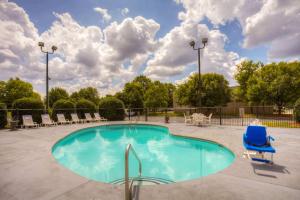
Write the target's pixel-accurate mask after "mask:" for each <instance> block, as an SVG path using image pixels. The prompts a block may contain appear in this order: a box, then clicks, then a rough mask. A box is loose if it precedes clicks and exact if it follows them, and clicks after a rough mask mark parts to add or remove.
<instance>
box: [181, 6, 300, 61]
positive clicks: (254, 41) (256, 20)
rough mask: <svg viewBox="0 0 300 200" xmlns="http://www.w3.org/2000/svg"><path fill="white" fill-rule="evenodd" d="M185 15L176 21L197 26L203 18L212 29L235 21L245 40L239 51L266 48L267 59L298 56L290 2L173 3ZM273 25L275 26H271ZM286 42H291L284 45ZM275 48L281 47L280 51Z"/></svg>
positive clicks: (295, 12)
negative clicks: (180, 6) (264, 46)
mask: <svg viewBox="0 0 300 200" xmlns="http://www.w3.org/2000/svg"><path fill="white" fill-rule="evenodd" d="M175 1H176V2H177V3H180V4H182V5H183V7H184V9H185V11H183V12H180V13H179V14H178V18H179V19H180V20H182V21H186V22H191V21H192V22H199V21H201V20H203V19H204V17H207V18H208V19H209V20H210V21H211V22H212V23H213V24H214V25H215V26H218V25H224V24H226V22H228V21H231V20H234V19H236V20H238V21H239V22H240V24H241V26H242V29H243V34H244V36H245V39H244V42H243V47H246V48H250V47H255V46H258V45H263V44H268V45H270V51H269V52H268V55H269V57H270V58H278V57H280V58H285V57H291V56H300V54H299V51H300V44H299V40H297V39H298V38H299V29H300V28H299V24H300V3H299V2H298V1H294V0H285V1H281V0H265V1H260V0H254V1H253V0H220V1H218V3H216V2H215V1H213V0H201V1H198V0H175ZM274 22H276V23H274ZM287 41H295V42H296V43H297V45H295V42H294V43H293V42H292V43H286V42H287ZM278 46H282V47H283V48H281V49H280V50H278V49H277V47H278Z"/></svg>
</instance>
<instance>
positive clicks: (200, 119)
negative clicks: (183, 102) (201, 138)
mask: <svg viewBox="0 0 300 200" xmlns="http://www.w3.org/2000/svg"><path fill="white" fill-rule="evenodd" d="M212 115H213V114H212V113H210V114H209V116H205V115H204V114H202V113H193V114H192V115H189V116H188V115H186V114H185V113H184V123H185V124H193V125H203V124H211V117H212Z"/></svg>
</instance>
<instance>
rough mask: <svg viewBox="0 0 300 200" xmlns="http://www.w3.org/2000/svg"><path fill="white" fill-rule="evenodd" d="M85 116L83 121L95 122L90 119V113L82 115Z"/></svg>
mask: <svg viewBox="0 0 300 200" xmlns="http://www.w3.org/2000/svg"><path fill="white" fill-rule="evenodd" d="M84 115H85V120H86V121H88V122H95V121H96V120H95V119H94V118H92V116H91V114H90V113H84Z"/></svg>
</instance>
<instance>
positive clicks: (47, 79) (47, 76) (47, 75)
mask: <svg viewBox="0 0 300 200" xmlns="http://www.w3.org/2000/svg"><path fill="white" fill-rule="evenodd" d="M39 46H40V47H41V51H42V52H43V53H45V54H46V108H47V110H48V108H49V73H48V58H49V54H53V53H54V51H56V50H57V47H56V46H54V45H53V46H52V47H51V49H52V52H49V51H44V50H43V47H44V46H45V44H44V42H39Z"/></svg>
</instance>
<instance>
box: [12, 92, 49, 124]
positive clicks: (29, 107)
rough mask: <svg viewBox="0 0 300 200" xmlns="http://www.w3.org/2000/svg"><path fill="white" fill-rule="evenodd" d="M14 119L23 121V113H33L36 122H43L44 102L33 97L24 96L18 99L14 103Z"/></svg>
mask: <svg viewBox="0 0 300 200" xmlns="http://www.w3.org/2000/svg"><path fill="white" fill-rule="evenodd" d="M13 109H14V110H13V112H12V116H13V119H15V120H19V123H23V120H22V115H32V119H33V121H34V122H37V123H41V122H42V118H41V114H43V113H45V108H44V104H43V102H42V101H41V100H40V99H37V98H32V97H24V98H21V99H17V100H15V101H14V103H13Z"/></svg>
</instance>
